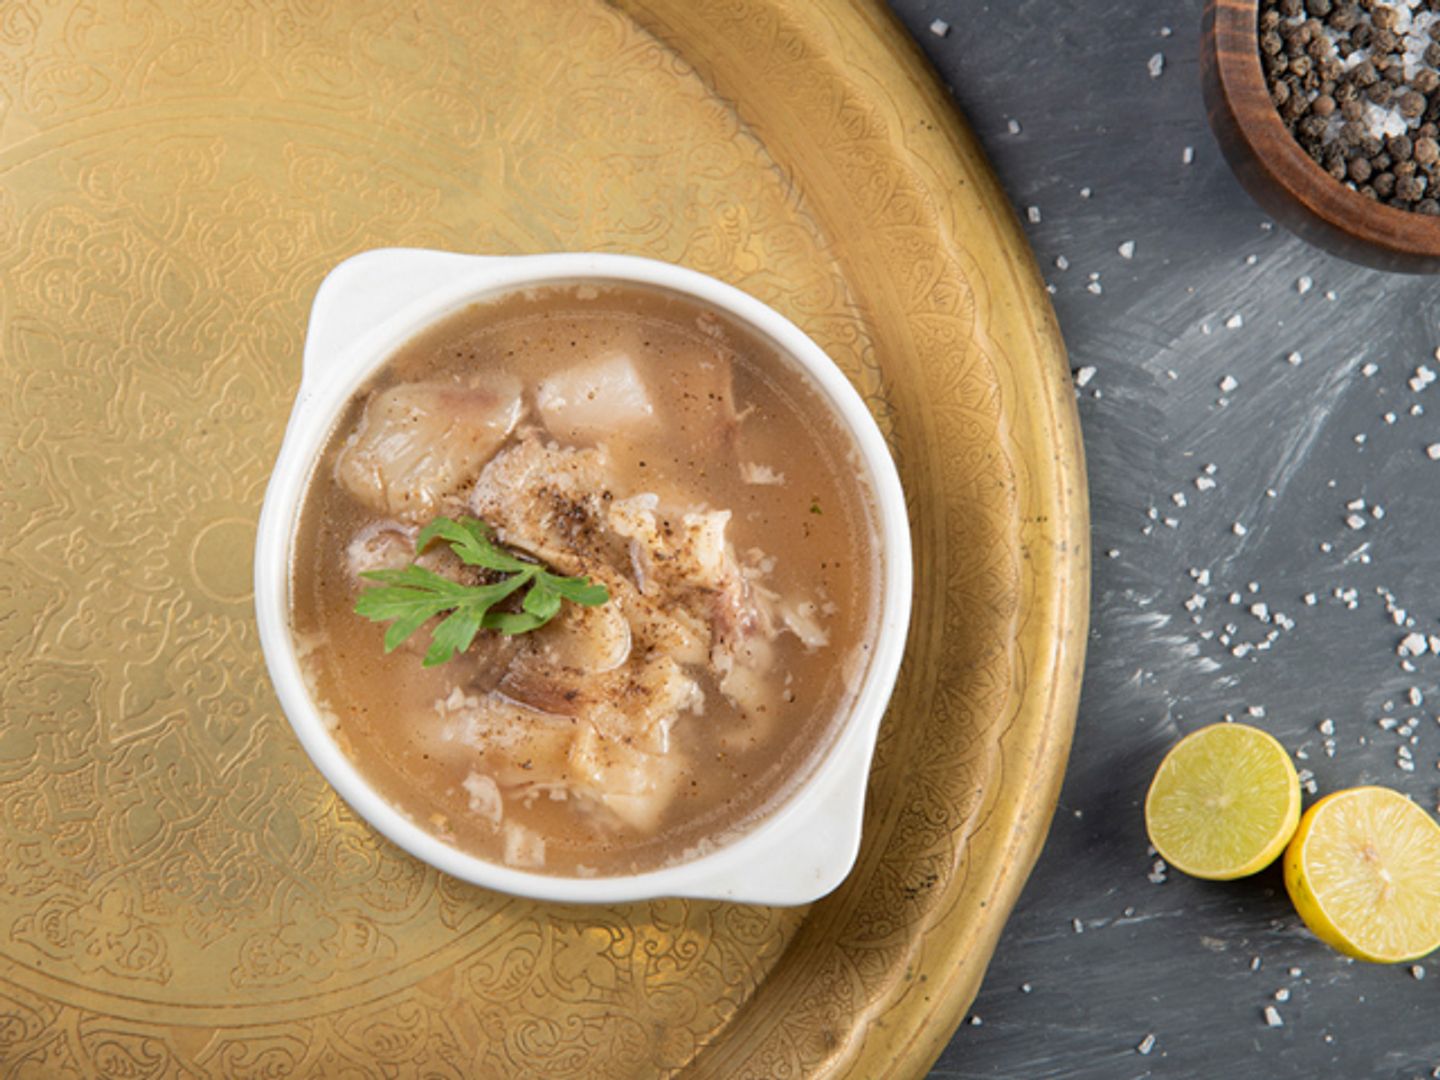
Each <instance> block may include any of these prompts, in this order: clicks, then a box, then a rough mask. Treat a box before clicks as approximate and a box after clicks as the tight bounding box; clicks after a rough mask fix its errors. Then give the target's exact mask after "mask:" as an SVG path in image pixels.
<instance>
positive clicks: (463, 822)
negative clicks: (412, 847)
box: [291, 284, 881, 876]
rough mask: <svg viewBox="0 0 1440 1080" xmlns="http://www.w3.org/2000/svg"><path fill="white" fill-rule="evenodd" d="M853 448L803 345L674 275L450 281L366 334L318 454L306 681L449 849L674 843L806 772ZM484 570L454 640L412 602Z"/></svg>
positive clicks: (745, 823)
mask: <svg viewBox="0 0 1440 1080" xmlns="http://www.w3.org/2000/svg"><path fill="white" fill-rule="evenodd" d="M863 474H864V469H863V466H862V465H861V461H860V456H859V453H858V451H857V449H856V448H855V446H854V444H853V441H852V440H851V438H850V436H849V435H848V433H847V432H846V431H845V430H844V429H843V428H842V427H841V425H840V424H839V423H838V422H837V421H836V419H835V418H834V417H833V415H832V413H831V410H830V408H829V406H828V405H827V404H826V403H825V402H824V401H823V400H822V398H821V397H820V395H819V393H818V391H817V390H816V389H815V388H814V387H813V386H812V384H811V382H810V380H809V378H808V376H806V375H805V373H804V372H803V371H802V370H801V369H800V368H799V366H798V365H796V364H795V363H794V362H793V361H791V360H789V359H788V358H786V357H785V356H783V355H781V354H779V353H778V352H777V351H776V350H775V349H774V348H773V346H771V345H769V344H768V343H767V342H766V341H763V340H761V339H759V338H758V337H757V336H756V335H755V334H754V333H752V332H751V331H749V330H747V329H746V328H744V327H743V326H741V325H738V324H737V323H735V322H734V321H733V320H731V319H730V318H729V317H728V316H725V315H723V314H721V313H719V312H716V311H714V310H711V309H708V308H706V307H703V306H702V305H700V304H699V303H697V302H696V301H694V300H691V299H688V298H685V297H683V296H680V295H678V294H673V293H670V292H666V291H662V290H658V289H650V288H642V287H639V286H633V285H604V286H596V285H592V284H575V285H555V286H549V287H545V288H540V289H530V290H526V291H524V292H521V293H515V294H510V295H507V296H505V297H503V298H501V299H498V300H493V301H487V302H483V303H477V304H474V305H472V306H470V307H468V308H466V309H464V310H462V311H460V312H459V313H457V314H455V315H452V316H451V317H449V318H448V319H446V320H444V321H443V322H441V323H439V324H437V325H436V326H434V327H432V328H431V329H429V330H427V331H426V332H425V333H423V334H422V335H421V336H419V337H417V338H416V339H414V340H413V341H411V342H409V343H408V344H406V345H405V346H404V347H402V348H401V349H399V350H398V351H397V352H396V353H395V354H394V355H393V356H392V357H390V358H389V359H387V361H386V362H385V363H384V364H383V365H382V366H381V367H380V369H379V370H378V371H377V372H376V373H375V374H374V375H373V376H372V377H371V378H370V379H369V381H368V382H367V383H366V384H365V385H364V386H363V387H362V388H361V389H360V390H359V391H358V392H357V393H356V394H355V395H354V396H353V397H352V399H351V400H350V402H349V404H348V405H347V407H346V409H345V411H344V412H343V414H342V415H341V417H340V419H339V420H338V422H337V424H336V426H335V429H334V430H333V431H332V432H331V434H330V436H329V438H328V441H327V443H326V445H325V448H324V450H323V452H322V454H321V455H320V457H319V459H318V462H317V465H316V467H315V469H314V472H313V475H312V476H311V479H310V481H309V488H308V490H307V493H306V496H305V501H304V505H303V507H302V511H301V517H300V524H299V527H298V530H297V535H296V538H295V545H294V555H293V564H292V567H291V575H292V580H291V597H292V600H291V603H292V610H291V622H292V629H293V632H294V635H295V638H296V641H297V644H298V646H299V651H300V653H301V655H302V667H303V670H304V673H305V677H306V680H307V682H308V684H309V688H310V691H311V693H312V695H313V696H314V697H315V699H316V701H317V702H318V703H319V706H320V708H321V711H322V713H323V714H324V715H325V717H326V720H327V723H329V724H330V725H331V728H332V731H333V733H334V735H335V738H336V739H337V741H338V743H339V745H340V746H341V748H342V749H343V750H344V752H345V753H346V754H347V756H348V757H349V758H350V759H351V760H352V761H353V762H354V764H355V766H356V768H357V769H358V770H359V772H360V773H361V774H362V775H363V776H364V777H365V778H366V780H367V781H368V782H369V783H370V784H371V785H372V786H373V787H375V788H376V790H377V791H378V792H379V793H380V794H381V795H382V796H383V797H384V798H385V799H386V800H387V801H388V802H390V803H391V804H392V805H393V806H395V807H397V808H398V809H399V810H400V811H401V812H402V813H404V814H405V815H406V816H407V817H409V818H410V819H411V820H412V821H414V822H415V823H416V824H418V825H420V826H421V827H422V828H425V829H427V830H429V831H431V832H432V833H434V834H435V835H437V836H439V837H440V838H441V839H443V840H445V841H447V842H448V843H450V844H452V845H454V846H456V847H458V848H460V849H461V850H464V851H467V852H469V853H471V854H474V855H476V856H479V857H481V858H484V859H488V860H491V861H494V862H498V863H502V864H505V865H508V866H513V867H516V868H518V869H524V870H528V871H533V872H539V873H552V874H565V875H583V876H588V875H612V874H627V873H635V872H639V871H645V870H651V869H656V868H659V867H662V866H664V865H667V864H669V863H672V862H675V861H680V860H685V859H689V858H692V857H694V856H696V855H698V854H702V853H704V852H706V851H708V850H711V849H713V848H714V847H715V846H718V845H720V844H723V843H725V842H727V841H728V840H730V839H732V838H733V837H735V836H736V835H738V834H739V833H741V832H743V831H744V830H745V829H746V828H748V827H749V826H751V825H753V824H754V822H755V821H757V820H758V819H760V818H762V817H763V816H764V815H765V814H766V813H767V812H769V811H770V810H772V809H774V808H775V807H776V806H777V805H778V804H779V803H780V802H782V801H783V800H784V798H785V797H786V796H787V794H788V793H789V792H790V791H791V790H792V789H793V787H794V786H795V785H796V784H798V783H799V782H801V781H803V780H804V779H805V777H806V775H807V774H808V772H809V770H810V768H811V767H812V766H813V764H814V762H815V760H816V759H817V757H818V756H819V754H820V753H821V752H823V750H824V748H825V746H826V745H827V743H828V740H829V739H830V737H831V736H832V735H833V734H834V731H835V728H836V726H837V720H840V719H843V717H844V716H845V715H846V713H847V711H848V709H849V707H850V705H851V703H852V699H853V697H854V695H855V693H856V691H857V690H858V688H859V686H860V684H861V682H862V680H863V678H864V675H865V672H866V668H867V666H868V664H869V658H870V654H871V652H872V650H873V645H874V637H875V628H876V619H877V614H878V610H877V609H878V603H879V589H880V585H879V582H880V570H881V568H880V566H879V559H878V555H877V546H876V543H877V542H876V520H875V509H874V501H873V497H872V493H871V492H870V491H869V490H868V488H867V486H866V485H865V484H864V482H863V481H862V480H861V479H860V477H861V476H863ZM437 519H445V520H446V522H448V524H444V525H443V526H432V527H431V528H430V529H428V530H427V528H426V527H427V526H431V523H432V522H436V521H437ZM435 528H441V529H442V533H443V535H441V536H439V537H437V538H435V539H433V540H429V538H428V537H426V538H424V539H427V540H429V542H427V543H425V544H424V545H423V550H420V551H417V541H418V540H420V539H422V537H421V533H422V531H426V532H433V531H434V529H435ZM466 537H469V539H468V540H467V539H466ZM412 566H413V567H418V569H411V567H412ZM407 583H408V585H407ZM417 583H419V584H417ZM549 583H558V584H554V585H553V586H552V585H551V584H549ZM407 587H408V588H410V590H411V591H410V592H405V591H404V590H405V589H406V588H407ZM386 589H389V590H390V591H389V592H384V590H386ZM507 589H508V590H511V591H509V592H508V594H507V595H505V596H504V597H503V598H500V599H498V600H494V601H493V606H492V607H491V608H489V614H487V615H485V616H484V624H483V625H479V628H478V629H473V627H472V628H471V629H472V631H473V639H472V640H468V642H467V641H466V640H465V637H466V635H465V634H464V633H463V632H457V633H458V638H457V637H456V633H452V631H454V630H455V627H456V625H458V623H456V622H451V621H450V615H449V612H448V610H445V611H442V610H438V609H434V610H433V613H430V614H427V613H429V612H432V609H431V608H425V607H424V600H423V596H425V595H430V596H436V597H439V599H438V600H436V601H435V603H436V604H437V605H439V604H442V603H448V602H449V598H450V597H451V596H452V594H453V595H454V596H457V597H458V596H461V595H463V596H464V597H466V598H467V599H466V600H464V601H460V600H457V601H455V603H456V605H457V607H456V609H455V610H456V611H457V612H458V611H459V605H460V604H461V603H462V602H463V603H469V602H470V599H469V598H481V597H489V596H492V595H493V594H498V593H501V592H505V591H506V590H507ZM396 590H399V591H396ZM426 590H429V592H428V593H427V592H426ZM527 590H528V591H527ZM540 594H543V595H541V597H540V599H539V600H536V599H535V597H536V596H537V595H540ZM416 597H421V599H419V600H417V599H416ZM392 600H393V601H395V603H394V604H390V601H392ZM475 602H476V603H477V604H479V603H481V602H482V601H481V600H479V599H476V600H475ZM486 602H488V601H486ZM357 604H358V605H359V606H360V608H361V611H357ZM387 604H388V605H389V606H387ZM415 604H419V606H418V607H417V606H414V605H415ZM532 609H533V610H532ZM475 610H476V611H479V610H480V608H479V607H477V608H476V609H475ZM362 612H363V613H362ZM397 612H399V614H397ZM542 616H544V617H543V618H542ZM458 618H459V616H458V615H457V619H458ZM422 619H423V621H422ZM479 619H480V616H478V615H476V616H475V617H474V620H472V621H476V620H479ZM401 623H408V625H405V626H402V625H400V624H401ZM447 623H449V625H447ZM477 625H478V622H477ZM402 630H409V631H410V632H409V633H408V635H407V634H402V633H401V631H402ZM387 635H388V638H387ZM401 639H403V640H401ZM447 642H448V646H447V644H446V643H447ZM387 644H388V645H389V646H391V648H390V649H389V651H387ZM457 646H459V647H457ZM447 648H448V649H449V650H451V651H450V655H448V656H446V655H443V654H445V653H446V652H447Z"/></svg>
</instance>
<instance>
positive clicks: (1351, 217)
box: [1210, 0, 1440, 258]
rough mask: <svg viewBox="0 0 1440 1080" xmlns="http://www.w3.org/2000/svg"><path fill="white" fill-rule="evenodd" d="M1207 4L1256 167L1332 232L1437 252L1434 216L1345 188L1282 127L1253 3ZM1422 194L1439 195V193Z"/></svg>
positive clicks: (1424, 253)
mask: <svg viewBox="0 0 1440 1080" xmlns="http://www.w3.org/2000/svg"><path fill="white" fill-rule="evenodd" d="M1212 3H1213V4H1214V8H1215V21H1214V23H1213V29H1212V34H1213V36H1214V40H1213V41H1212V42H1211V43H1210V44H1211V48H1213V49H1214V51H1215V70H1216V73H1217V74H1218V77H1219V80H1220V84H1221V88H1222V95H1223V96H1224V98H1225V99H1226V107H1227V108H1228V109H1229V110H1230V112H1231V114H1232V115H1233V116H1234V118H1235V127H1236V129H1237V130H1238V131H1239V133H1240V137H1241V138H1242V139H1244V140H1245V143H1246V145H1247V146H1248V147H1249V149H1250V151H1251V153H1252V154H1253V155H1254V156H1255V159H1256V163H1257V165H1258V167H1259V168H1260V169H1262V170H1264V171H1265V172H1267V173H1269V174H1270V178H1271V179H1272V180H1273V181H1274V183H1276V184H1278V185H1279V186H1280V187H1282V188H1283V189H1284V190H1285V191H1286V193H1287V194H1289V195H1290V196H1291V197H1292V198H1294V199H1295V200H1296V201H1297V202H1299V203H1300V204H1301V205H1302V206H1303V207H1305V209H1307V210H1308V211H1309V212H1310V213H1312V214H1314V215H1315V216H1316V217H1318V218H1320V219H1321V220H1323V221H1325V222H1326V223H1327V224H1329V225H1331V226H1332V227H1334V228H1336V229H1339V230H1341V231H1343V232H1347V233H1351V234H1352V235H1354V236H1356V237H1357V238H1358V239H1360V240H1362V241H1364V242H1365V243H1368V244H1372V245H1374V246H1376V247H1380V248H1383V249H1385V250H1387V251H1395V252H1403V253H1404V254H1406V255H1411V256H1418V257H1421V258H1437V257H1440V217H1431V216H1429V215H1426V214H1417V213H1415V212H1414V211H1411V210H1400V209H1397V208H1396V207H1393V206H1386V205H1384V204H1383V203H1378V202H1375V201H1373V200H1371V199H1367V198H1366V197H1365V196H1364V195H1361V194H1360V193H1359V192H1358V191H1352V190H1351V189H1350V188H1348V187H1346V186H1345V185H1344V184H1343V183H1341V182H1340V181H1338V180H1336V179H1335V178H1334V177H1333V176H1331V175H1330V174H1329V173H1327V172H1326V171H1325V170H1324V169H1322V168H1321V167H1320V166H1319V165H1318V164H1316V163H1315V162H1314V161H1313V160H1312V159H1311V158H1310V155H1309V154H1307V153H1306V152H1305V151H1304V149H1302V148H1301V146H1300V143H1299V142H1298V141H1297V140H1296V139H1295V137H1294V136H1293V135H1291V134H1290V132H1289V131H1288V130H1286V128H1285V124H1284V121H1282V120H1281V118H1280V110H1279V109H1277V108H1276V107H1275V103H1274V102H1273V101H1272V100H1271V99H1270V90H1269V87H1268V85H1267V83H1266V81H1265V73H1264V71H1263V70H1261V67H1260V0H1230V2H1226V0H1212ZM1226 39H1231V40H1235V39H1239V40H1243V41H1244V42H1245V43H1246V44H1247V46H1248V47H1247V48H1245V49H1225V48H1221V47H1220V46H1221V43H1222V41H1225V40H1226ZM1257 117H1258V118H1259V119H1258V120H1257V119H1255V118H1257ZM1428 194H1433V195H1436V196H1440V191H1437V192H1433V193H1428Z"/></svg>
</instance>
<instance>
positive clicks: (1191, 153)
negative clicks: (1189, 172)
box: [1180, 146, 1195, 165]
mask: <svg viewBox="0 0 1440 1080" xmlns="http://www.w3.org/2000/svg"><path fill="white" fill-rule="evenodd" d="M1180 162H1181V164H1183V165H1193V164H1194V163H1195V148H1194V147H1193V146H1187V147H1185V149H1184V150H1181V151H1180Z"/></svg>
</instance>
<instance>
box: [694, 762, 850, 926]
mask: <svg viewBox="0 0 1440 1080" xmlns="http://www.w3.org/2000/svg"><path fill="white" fill-rule="evenodd" d="M870 756H871V755H870V754H868V753H857V754H854V755H853V756H852V757H851V758H850V760H849V761H847V762H846V763H845V765H844V767H843V768H842V769H840V770H839V771H838V772H837V773H835V774H834V775H832V776H830V777H829V778H828V781H827V782H826V784H825V787H824V790H823V791H817V792H814V793H813V795H814V796H815V797H812V798H809V799H807V800H806V801H805V803H804V804H802V805H801V806H799V807H797V808H796V813H794V816H793V817H791V818H789V819H788V820H785V821H783V822H780V823H779V824H780V827H779V828H777V829H775V830H774V831H773V833H771V834H770V835H768V836H765V837H764V839H763V840H762V841H761V844H760V845H759V848H758V850H756V849H752V850H750V851H748V852H747V853H746V854H745V861H744V865H743V866H742V867H740V868H739V869H738V870H737V869H729V868H727V869H723V870H719V869H717V871H716V873H715V874H714V875H713V876H711V877H709V878H702V879H699V880H696V881H692V882H689V883H687V884H686V886H685V888H684V890H682V892H681V895H683V896H688V897H695V898H697V899H707V900H734V901H739V902H741V903H747V904H767V905H772V906H775V907H794V906H796V905H799V904H808V903H811V902H812V901H815V900H819V899H820V898H821V897H823V896H825V895H826V894H828V893H830V892H833V891H834V890H835V889H836V888H838V887H839V885H840V883H841V882H843V881H844V880H845V879H846V877H848V876H849V874H850V871H851V870H852V869H853V868H854V866H855V859H856V856H857V855H858V854H859V852H860V825H861V819H862V818H863V816H864V810H865V787H866V783H867V781H868V779H869V776H870ZM757 839H758V838H757Z"/></svg>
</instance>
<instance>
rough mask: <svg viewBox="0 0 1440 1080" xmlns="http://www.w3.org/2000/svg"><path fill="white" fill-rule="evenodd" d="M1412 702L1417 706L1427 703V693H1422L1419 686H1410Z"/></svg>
mask: <svg viewBox="0 0 1440 1080" xmlns="http://www.w3.org/2000/svg"><path fill="white" fill-rule="evenodd" d="M1410 704H1411V705H1414V706H1416V707H1417V708H1418V707H1419V706H1421V705H1423V704H1425V695H1424V694H1423V693H1421V691H1420V688H1419V687H1418V686H1412V687H1410Z"/></svg>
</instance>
